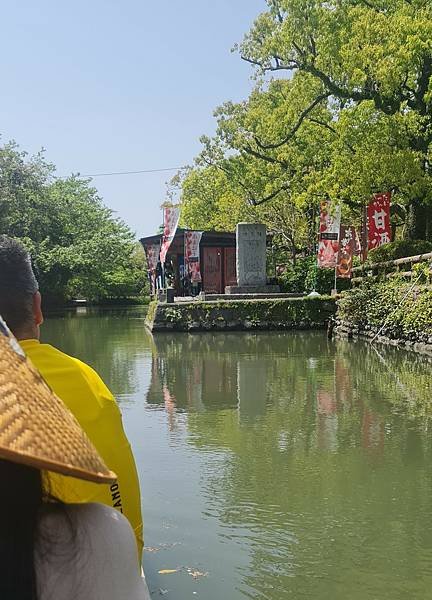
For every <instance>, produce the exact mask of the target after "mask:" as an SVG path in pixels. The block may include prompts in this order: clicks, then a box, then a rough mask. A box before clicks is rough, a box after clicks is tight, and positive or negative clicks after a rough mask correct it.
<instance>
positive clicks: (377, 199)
mask: <svg viewBox="0 0 432 600" xmlns="http://www.w3.org/2000/svg"><path fill="white" fill-rule="evenodd" d="M390 198H391V193H390V192H387V193H386V194H375V195H374V197H373V200H372V201H371V202H370V203H369V206H368V208H367V216H368V249H369V250H372V248H378V246H382V245H383V244H387V243H388V242H389V241H390V235H391V229H390Z"/></svg>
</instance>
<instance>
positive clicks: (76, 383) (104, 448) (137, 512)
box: [0, 236, 143, 561]
mask: <svg viewBox="0 0 432 600" xmlns="http://www.w3.org/2000/svg"><path fill="white" fill-rule="evenodd" d="M0 314H2V315H3V317H4V319H5V321H6V323H7V324H8V326H9V328H10V329H11V330H12V332H13V334H14V335H15V336H16V338H17V339H18V340H19V342H20V344H21V346H22V348H23V349H24V351H25V353H26V354H27V356H28V357H29V358H30V359H31V361H32V362H33V364H34V365H35V366H36V368H37V369H38V370H39V371H40V372H41V374H42V376H43V377H44V379H45V380H46V382H47V383H48V385H49V386H50V387H51V389H52V390H53V391H54V392H55V393H56V394H57V395H58V396H59V397H60V398H61V400H63V402H64V403H65V404H66V406H67V407H68V408H69V410H70V411H71V412H72V413H73V414H74V416H75V417H76V419H77V420H78V422H79V423H80V425H81V427H82V428H83V429H84V431H85V432H86V434H87V435H88V437H89V438H90V440H91V441H92V443H93V444H94V445H95V446H96V449H97V450H98V452H99V454H100V455H101V456H102V458H103V460H104V461H105V463H106V464H107V465H108V466H109V468H110V469H112V470H113V471H114V472H115V473H117V475H118V479H117V480H116V481H115V482H113V483H112V484H111V486H98V485H95V484H92V483H88V482H84V481H78V480H74V479H70V478H67V477H63V476H61V475H50V476H49V479H50V488H51V490H52V492H53V494H54V495H55V496H56V497H57V498H59V499H60V500H62V501H63V502H68V503H73V502H101V503H103V504H106V505H108V506H111V507H113V508H116V509H117V510H119V511H120V512H122V513H123V514H124V515H125V516H126V517H127V518H128V519H129V522H130V524H131V525H132V527H133V530H134V533H135V536H136V540H137V546H138V553H139V560H140V561H141V552H142V546H143V542H142V517H141V499H140V489H139V482H138V475H137V471H136V467H135V461H134V458H133V455H132V451H131V447H130V444H129V442H128V440H127V438H126V435H125V433H124V430H123V424H122V418H121V414H120V411H119V408H118V406H117V404H116V402H115V400H114V398H113V396H112V394H111V392H110V391H109V389H108V388H107V387H106V385H105V384H104V382H103V381H102V379H101V378H100V377H99V375H98V374H97V373H96V372H95V371H94V370H93V369H92V368H91V367H89V366H88V365H86V364H85V363H83V362H81V361H80V360H78V359H77V358H73V357H71V356H68V355H67V354H64V353H63V352H61V351H60V350H57V349H56V348H54V347H53V346H50V345H49V344H41V343H40V342H39V336H40V326H41V325H42V323H43V315H42V308H41V295H40V293H39V291H38V283H37V281H36V278H35V276H34V273H33V270H32V267H31V263H30V258H29V255H28V253H27V251H26V250H25V249H24V248H23V246H22V245H21V244H20V243H19V242H17V241H16V240H13V239H11V238H8V237H7V236H0Z"/></svg>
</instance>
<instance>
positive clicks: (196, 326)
mask: <svg viewBox="0 0 432 600" xmlns="http://www.w3.org/2000/svg"><path fill="white" fill-rule="evenodd" d="M335 312H336V303H335V300H334V298H330V297H324V296H323V297H319V298H309V297H305V298H288V299H286V298H283V299H274V300H273V299H266V300H234V301H232V300H231V301H225V302H224V301H217V302H179V303H176V304H161V303H156V302H154V303H152V304H151V305H150V307H149V312H148V315H147V320H146V325H147V326H148V327H149V329H150V330H151V331H191V332H192V331H214V330H216V331H244V330H248V331H249V330H276V329H278V330H284V329H319V328H324V327H325V326H326V324H327V321H328V319H329V318H330V317H331V316H334V314H335Z"/></svg>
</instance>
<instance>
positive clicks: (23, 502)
mask: <svg viewBox="0 0 432 600" xmlns="http://www.w3.org/2000/svg"><path fill="white" fill-rule="evenodd" d="M42 470H43V471H42ZM47 471H52V472H55V473H58V474H61V475H63V476H69V477H73V478H79V479H80V480H86V481H91V482H93V483H94V484H99V485H100V486H103V484H105V485H109V484H112V483H113V482H114V481H116V477H117V476H116V474H115V473H113V472H112V471H110V470H109V469H108V468H107V467H106V465H105V464H104V462H103V461H102V458H101V457H100V456H99V454H98V453H97V451H96V448H95V447H94V446H93V445H92V443H91V442H90V440H89V439H88V437H87V436H86V434H85V433H84V431H83V430H82V428H81V427H80V425H79V424H78V422H77V420H76V419H75V417H74V416H73V415H72V413H71V412H70V411H68V409H67V408H66V407H65V405H64V404H63V402H62V401H61V400H60V399H59V398H58V397H57V396H55V395H54V394H53V392H52V391H51V390H50V389H49V387H48V386H47V385H46V383H45V382H44V380H43V379H42V377H41V376H40V374H39V373H38V372H37V371H36V369H35V368H34V367H33V366H32V364H31V363H30V362H29V361H28V359H27V358H26V356H25V354H24V352H23V351H22V349H21V348H20V346H19V345H18V343H17V341H16V340H15V338H14V337H13V336H12V335H11V333H10V332H9V330H8V329H7V326H6V324H5V322H4V321H3V320H2V319H1V317H0V480H1V482H2V493H1V494H0V570H1V572H0V598H2V599H3V598H4V599H5V600H6V599H7V600H14V599H17V600H18V599H19V600H51V599H54V598H55V599H56V600H69V599H70V600H72V599H74V600H96V599H99V598H103V599H104V600H124V599H126V598H127V599H128V600H145V599H146V598H148V596H147V595H146V587H145V584H144V581H143V580H142V579H141V577H140V576H139V573H138V570H137V568H136V545H135V538H134V534H133V531H132V528H131V526H130V524H129V522H128V521H127V519H126V518H125V517H124V516H123V515H122V514H121V513H119V512H118V511H116V510H115V509H114V508H111V507H108V506H105V505H103V504H95V503H92V504H69V505H67V504H64V503H61V502H59V501H57V500H56V499H54V498H53V497H52V496H51V495H50V493H49V489H48V488H47V487H46V486H47V481H46V479H45V478H44V472H47Z"/></svg>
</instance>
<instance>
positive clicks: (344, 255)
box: [337, 225, 358, 279]
mask: <svg viewBox="0 0 432 600" xmlns="http://www.w3.org/2000/svg"><path fill="white" fill-rule="evenodd" d="M357 243H358V240H357V235H356V231H355V229H354V227H347V226H346V225H341V227H340V242H339V253H338V262H337V276H338V277H341V278H345V279H349V278H350V277H351V275H352V262H353V256H354V254H355V253H356V250H357Z"/></svg>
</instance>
